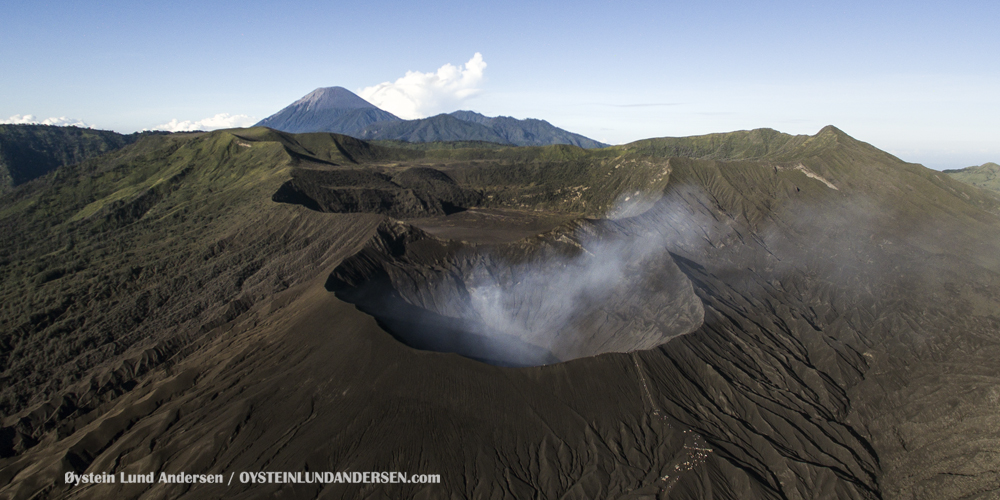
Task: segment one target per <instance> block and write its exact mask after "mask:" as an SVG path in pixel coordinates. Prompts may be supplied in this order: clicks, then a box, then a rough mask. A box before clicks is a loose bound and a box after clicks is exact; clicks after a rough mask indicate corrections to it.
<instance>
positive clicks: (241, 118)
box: [151, 113, 257, 132]
mask: <svg viewBox="0 0 1000 500" xmlns="http://www.w3.org/2000/svg"><path fill="white" fill-rule="evenodd" d="M256 122H257V120H256V119H254V118H251V117H249V116H247V115H230V114H229V113H219V114H217V115H215V116H211V117H208V118H202V119H201V120H194V121H192V120H184V121H180V120H178V119H176V118H174V119H173V120H170V121H169V122H167V123H164V124H162V125H156V126H154V127H152V128H151V129H152V130H166V131H167V132H191V131H193V130H218V129H220V128H237V127H250V126H252V125H253V124H254V123H256Z"/></svg>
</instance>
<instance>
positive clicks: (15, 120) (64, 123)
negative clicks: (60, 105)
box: [0, 115, 93, 128]
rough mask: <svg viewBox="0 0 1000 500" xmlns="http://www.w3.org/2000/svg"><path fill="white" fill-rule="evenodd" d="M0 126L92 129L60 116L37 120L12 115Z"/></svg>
mask: <svg viewBox="0 0 1000 500" xmlns="http://www.w3.org/2000/svg"><path fill="white" fill-rule="evenodd" d="M0 125H57V126H60V127H83V128H92V127H93V126H92V125H89V124H87V123H84V122H83V120H77V119H76V118H66V117H65V116H60V117H58V118H56V117H52V118H46V119H44V120H39V119H38V118H36V117H35V115H14V116H12V117H10V118H8V119H6V120H2V119H0Z"/></svg>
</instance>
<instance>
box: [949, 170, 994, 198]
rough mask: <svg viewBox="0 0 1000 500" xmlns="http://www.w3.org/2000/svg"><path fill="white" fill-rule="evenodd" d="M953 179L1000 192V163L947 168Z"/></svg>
mask: <svg viewBox="0 0 1000 500" xmlns="http://www.w3.org/2000/svg"><path fill="white" fill-rule="evenodd" d="M944 173H945V174H948V176H949V177H951V178H952V179H955V180H958V181H962V182H964V183H966V184H972V185H973V186H976V187H980V188H983V189H989V190H991V191H998V192H1000V165H997V164H996V163H984V164H982V165H979V166H978V167H976V166H973V167H967V168H963V169H960V170H945V171H944Z"/></svg>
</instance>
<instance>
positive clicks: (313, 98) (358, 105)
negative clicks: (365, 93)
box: [292, 87, 375, 111]
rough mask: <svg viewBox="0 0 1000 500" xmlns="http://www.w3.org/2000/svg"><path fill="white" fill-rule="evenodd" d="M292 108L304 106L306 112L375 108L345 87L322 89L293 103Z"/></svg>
mask: <svg viewBox="0 0 1000 500" xmlns="http://www.w3.org/2000/svg"><path fill="white" fill-rule="evenodd" d="M292 106H302V107H303V108H304V110H306V111H318V110H323V109H365V108H375V106H374V105H372V103H370V102H368V101H366V100H364V99H362V98H361V97H358V95H357V94H355V93H354V92H351V91H350V90H347V89H345V88H344V87H320V88H318V89H316V90H314V91H312V92H310V93H308V94H306V95H305V96H304V97H303V98H302V99H299V100H298V101H295V102H294V103H292Z"/></svg>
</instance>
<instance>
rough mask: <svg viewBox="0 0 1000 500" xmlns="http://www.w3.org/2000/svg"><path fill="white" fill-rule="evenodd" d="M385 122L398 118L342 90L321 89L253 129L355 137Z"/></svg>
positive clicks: (260, 122) (340, 88) (258, 123)
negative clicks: (261, 128)
mask: <svg viewBox="0 0 1000 500" xmlns="http://www.w3.org/2000/svg"><path fill="white" fill-rule="evenodd" d="M385 121H399V118H398V117H397V116H396V115H394V114H392V113H389V112H388V111H383V110H381V109H379V108H377V107H375V106H374V105H372V104H371V103H369V102H368V101H366V100H364V99H362V98H360V97H358V96H357V94H355V93H354V92H351V91H350V90H347V89H345V88H343V87H325V88H318V89H316V90H314V91H312V92H310V93H308V94H306V95H305V97H303V98H301V99H299V100H297V101H295V102H293V103H292V104H290V105H288V106H287V107H285V108H284V109H282V110H281V111H278V112H277V113H275V114H273V115H271V116H269V117H267V118H264V119H263V120H261V121H259V122H257V126H261V127H268V128H273V129H275V130H281V131H283V132H291V133H293V134H298V133H303V132H334V133H337V134H345V135H351V136H355V137H356V136H358V134H359V133H360V132H361V131H362V130H364V129H365V127H367V126H369V125H371V124H373V123H376V122H385Z"/></svg>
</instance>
